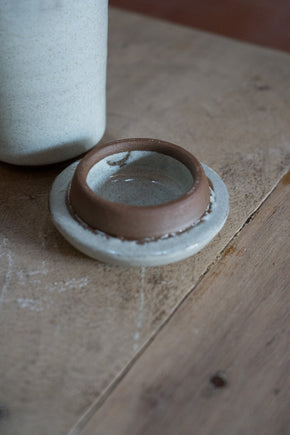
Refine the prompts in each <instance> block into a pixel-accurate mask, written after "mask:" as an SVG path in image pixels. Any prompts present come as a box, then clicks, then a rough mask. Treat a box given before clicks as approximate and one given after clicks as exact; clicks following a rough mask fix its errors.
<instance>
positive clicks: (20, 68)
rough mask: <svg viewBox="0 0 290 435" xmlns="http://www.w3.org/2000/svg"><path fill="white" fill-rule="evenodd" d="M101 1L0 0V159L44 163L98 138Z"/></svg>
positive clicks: (104, 18) (101, 119)
mask: <svg viewBox="0 0 290 435" xmlns="http://www.w3.org/2000/svg"><path fill="white" fill-rule="evenodd" d="M107 22H108V0H85V1H80V0H0V160H2V161H5V162H8V163H14V164H20V165H43V164H49V163H55V162H59V161H63V160H66V159H69V158H72V157H74V156H76V155H78V154H81V153H83V152H85V151H87V150H88V149H90V148H92V147H93V146H94V145H95V144H96V143H97V142H98V141H99V140H100V139H101V137H102V136H103V134H104V130H105V122H106V116H105V110H106V98H105V97H106V94H105V92H106V90H105V87H106V61H107V28H108V25H107Z"/></svg>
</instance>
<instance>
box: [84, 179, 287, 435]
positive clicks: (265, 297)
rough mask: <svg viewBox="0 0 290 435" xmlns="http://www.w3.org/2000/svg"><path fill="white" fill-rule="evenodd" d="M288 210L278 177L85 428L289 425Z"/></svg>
mask: <svg viewBox="0 0 290 435" xmlns="http://www.w3.org/2000/svg"><path fill="white" fill-rule="evenodd" d="M288 178H289V177H288ZM289 213H290V186H289V182H288V185H285V184H283V183H280V185H279V186H278V188H277V189H276V190H275V191H274V193H272V195H271V196H270V198H269V199H268V200H267V201H266V203H264V204H263V206H262V207H261V209H260V210H259V211H258V212H257V214H256V215H255V217H254V218H253V219H252V220H251V222H250V223H249V224H247V225H246V226H245V227H244V228H243V230H242V231H241V233H240V234H239V236H238V237H237V238H236V239H235V241H234V242H233V243H231V244H230V245H229V246H228V247H227V249H226V250H225V251H224V252H223V255H222V257H221V259H220V261H219V262H218V263H217V264H216V265H215V266H214V267H212V268H211V270H210V272H209V273H208V274H207V276H206V277H205V278H204V279H203V280H202V281H201V283H200V284H199V285H198V286H197V288H196V290H195V291H194V292H193V293H192V294H191V295H190V296H189V297H188V298H187V300H186V301H185V302H184V303H183V304H182V306H181V307H180V308H179V309H178V311H177V312H176V313H175V314H174V316H173V317H172V319H170V321H169V322H168V324H167V325H166V326H165V327H164V328H163V330H162V331H161V332H160V333H159V335H158V336H157V338H156V339H155V340H154V342H153V343H152V344H151V345H150V347H149V348H148V349H147V350H146V351H145V352H144V354H143V355H142V356H141V357H140V359H139V360H138V361H137V362H136V364H135V365H134V366H133V368H132V369H131V370H130V371H129V373H128V374H127V376H126V377H125V378H124V379H123V380H122V381H121V383H120V384H119V385H118V387H117V388H116V389H115V391H114V392H113V393H112V394H111V396H109V398H108V399H107V401H106V402H105V403H104V405H103V406H102V407H101V408H100V409H99V411H97V412H96V413H95V415H94V416H93V418H92V419H91V420H90V421H89V423H88V425H87V426H86V428H85V429H84V430H83V431H81V434H82V435H91V434H94V435H98V434H100V435H101V434H107V435H113V434H118V435H123V434H124V435H125V434H132V435H141V434H144V435H145V434H146V435H147V434H150V435H158V434H165V433H166V434H168V435H171V434H172V435H176V434H182V435H187V434H188V435H191V434H193V433H194V434H195V435H199V434H200V435H212V434H216V435H233V434H247V435H256V434H264V435H267V434H269V435H273V434H275V435H282V434H283V435H286V434H287V433H288V430H289V426H288V424H289V412H288V411H289V407H288V406H289V400H290V394H289V388H288V387H289V382H287V381H289V367H290V355H289V310H290V297H289V290H290V275H289V264H290V249H289V239H290V227H289V220H288V219H287V218H286V216H288V217H289Z"/></svg>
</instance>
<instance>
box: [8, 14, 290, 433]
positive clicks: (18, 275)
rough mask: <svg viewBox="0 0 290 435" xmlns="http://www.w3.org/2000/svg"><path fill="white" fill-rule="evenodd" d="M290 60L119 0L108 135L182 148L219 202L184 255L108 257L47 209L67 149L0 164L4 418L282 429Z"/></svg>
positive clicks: (50, 428) (24, 423)
mask: <svg viewBox="0 0 290 435" xmlns="http://www.w3.org/2000/svg"><path fill="white" fill-rule="evenodd" d="M289 70H290V57H289V55H288V54H286V53H282V52H279V51H274V50H270V49H266V48H261V47H257V46H254V45H250V44H245V43H241V42H237V41H233V40H230V39H226V38H223V37H220V36H214V35H210V34H207V33H203V32H200V31H197V30H193V29H189V28H185V27H182V26H177V25H173V24H169V23H166V22H161V21H158V20H154V19H152V18H146V17H144V16H142V15H135V14H131V13H128V12H121V11H119V10H114V9H112V10H111V13H110V31H109V59H108V91H107V102H108V110H107V112H108V119H107V132H106V135H105V137H104V139H103V142H104V141H107V140H109V139H116V138H123V137H136V136H137V137H138V136H139V137H142V136H143V137H155V138H159V139H164V140H168V141H172V142H175V143H177V144H179V145H181V146H183V147H184V148H186V149H188V150H189V151H191V152H192V153H193V154H195V155H196V156H197V157H198V158H199V160H201V161H202V162H204V163H206V164H207V165H209V166H211V167H212V168H213V169H214V170H215V171H216V172H218V174H219V175H220V176H221V177H222V178H223V180H224V181H225V183H226V185H227V187H228V190H229V193H230V214H229V218H228V221H227V223H226V225H225V227H224V228H223V230H222V231H221V232H220V234H219V235H218V236H217V237H216V238H215V239H214V240H213V241H212V242H211V243H210V244H209V245H208V246H207V247H206V248H205V249H204V250H203V251H201V252H200V253H199V254H197V255H195V256H194V257H191V258H189V259H187V260H185V261H182V262H179V263H176V264H173V265H169V266H162V267H156V268H153V267H150V268H125V267H117V266H109V265H105V264H101V263H99V262H97V261H94V260H92V259H90V258H87V257H85V256H84V255H82V254H81V253H79V252H78V251H76V250H74V249H73V248H72V247H71V246H70V245H69V244H68V243H67V242H66V241H65V240H64V239H63V238H62V237H61V235H60V234H58V232H57V231H56V230H55V228H54V227H53V225H52V223H51V219H50V216H49V212H48V207H47V202H48V194H49V191H50V187H51V183H52V181H53V179H54V178H55V176H56V175H57V174H58V173H59V172H60V171H61V170H62V169H63V168H64V167H66V166H67V165H68V162H66V163H64V164H59V165H55V166H51V167H46V168H20V167H14V166H10V165H6V164H1V165H0V174H1V178H0V183H1V190H0V224H1V239H0V249H1V250H0V271H1V274H0V325H1V338H0V349H1V351H0V373H1V388H0V433H1V434H4V435H6V434H9V435H10V434H13V435H18V434H21V435H26V434H27V435H28V434H29V435H34V434H35V435H40V434H41V435H48V434H53V435H58V434H66V433H70V435H74V434H77V433H81V434H85V435H88V434H93V435H95V434H97V435H98V434H101V435H103V434H106V435H111V434H112V435H115V434H116V435H119V434H120V435H121V434H130V435H131V434H144V435H145V434H146V435H147V434H150V435H151V434H153V435H159V434H163V433H164V434H165V433H166V434H181V435H187V434H195V435H206V434H210V435H211V434H215V435H233V434H247V435H249V434H250V435H256V434H263V435H265V434H269V435H270V434H271V435H273V434H275V435H276V434H279V435H282V434H283V435H286V433H287V423H288V422H287V418H288V414H287V402H289V391H288V390H287V376H288V372H287V365H288V371H289V342H288V341H287V330H289V318H288V317H287V316H288V312H289V305H290V303H289V272H288V269H289V241H288V240H289V203H290V201H289V199H290V198H289V196H290V189H289V175H288V176H287V175H286V174H287V171H288V169H289V161H290V153H289V144H290V113H289V107H290V106H289V104H290V76H289ZM287 290H288V292H287ZM287 320H288V323H287Z"/></svg>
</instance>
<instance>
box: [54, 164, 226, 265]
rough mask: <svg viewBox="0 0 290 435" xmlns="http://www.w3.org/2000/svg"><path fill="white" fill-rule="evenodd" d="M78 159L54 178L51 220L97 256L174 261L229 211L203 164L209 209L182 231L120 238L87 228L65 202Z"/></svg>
mask: <svg viewBox="0 0 290 435" xmlns="http://www.w3.org/2000/svg"><path fill="white" fill-rule="evenodd" d="M77 165H78V162H75V163H73V164H72V165H70V166H68V167H67V168H66V169H65V170H64V171H63V172H62V173H61V174H60V175H59V176H58V177H57V178H56V180H55V181H54V183H53V186H52V189H51V193H50V210H51V215H52V219H53V222H54V224H55V226H56V228H57V229H58V230H59V231H60V233H61V234H62V235H63V236H64V237H65V239H66V240H68V242H69V243H71V244H72V245H73V246H74V247H75V248H76V249H78V250H79V251H81V252H83V253H84V254H86V255H88V256H90V257H92V258H95V259H97V260H100V261H103V262H106V263H111V264H118V265H130V266H159V265H163V264H169V263H174V262H176V261H179V260H182V259H184V258H187V257H190V256H191V255H193V254H195V253H197V252H198V251H200V250H201V249H202V248H203V247H204V246H205V245H207V244H208V243H209V242H210V241H211V240H212V239H213V238H214V236H215V235H216V234H217V233H218V232H219V231H220V230H221V228H222V227H223V225H224V223H225V221H226V219H227V216H228V211H229V195H228V191H227V188H226V186H225V184H224V183H223V181H222V180H221V178H220V177H219V176H218V175H217V174H216V173H215V172H214V171H213V170H212V169H211V168H209V167H208V166H206V165H204V164H203V168H204V170H205V173H206V175H207V177H208V178H209V180H210V181H211V183H212V186H213V191H211V203H210V207H209V210H210V211H208V212H207V213H206V214H205V215H204V216H203V218H202V219H201V221H200V222H199V223H198V224H196V225H194V226H193V227H191V228H190V229H188V230H187V231H185V232H182V233H179V234H178V233H177V234H175V235H171V236H170V237H167V236H164V237H162V238H160V239H158V240H148V241H146V242H142V243H138V242H136V241H127V240H120V239H118V238H116V237H112V236H109V235H107V234H105V233H103V232H101V231H97V230H92V229H90V228H89V227H88V226H87V225H86V224H85V223H80V222H78V221H77V220H76V219H74V218H73V216H72V214H71V213H70V211H69V209H68V206H67V192H68V189H69V186H70V183H71V179H72V176H73V174H74V171H75V168H76V166H77Z"/></svg>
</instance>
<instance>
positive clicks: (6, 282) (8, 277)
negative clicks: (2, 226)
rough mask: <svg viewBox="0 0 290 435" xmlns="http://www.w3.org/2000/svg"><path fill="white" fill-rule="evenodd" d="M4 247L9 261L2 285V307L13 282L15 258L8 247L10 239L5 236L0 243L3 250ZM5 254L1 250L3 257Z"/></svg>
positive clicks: (0, 298) (0, 254)
mask: <svg viewBox="0 0 290 435" xmlns="http://www.w3.org/2000/svg"><path fill="white" fill-rule="evenodd" d="M3 248H6V250H7V251H6V257H7V261H8V267H7V270H6V274H5V278H4V284H3V287H2V291H1V294H0V309H1V306H2V304H3V301H4V300H5V297H6V294H7V290H8V287H9V284H10V282H11V278H12V266H13V259H12V253H11V250H10V249H9V248H8V239H7V238H6V237H5V238H4V239H3V242H2V244H1V245H0V249H1V251H2V249H3ZM2 255H5V254H3V253H2V252H0V257H2Z"/></svg>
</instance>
